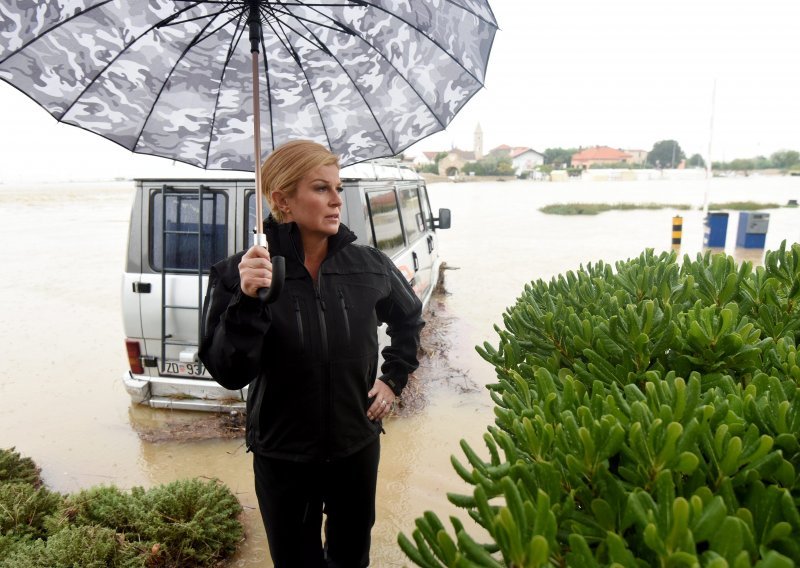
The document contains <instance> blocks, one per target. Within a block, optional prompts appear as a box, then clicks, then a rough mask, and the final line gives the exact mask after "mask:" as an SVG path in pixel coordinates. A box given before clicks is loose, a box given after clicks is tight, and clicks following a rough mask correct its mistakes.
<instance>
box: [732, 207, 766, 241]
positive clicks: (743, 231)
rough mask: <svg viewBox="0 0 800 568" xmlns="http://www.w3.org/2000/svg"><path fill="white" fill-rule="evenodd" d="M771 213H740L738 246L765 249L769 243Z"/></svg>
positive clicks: (737, 236)
mask: <svg viewBox="0 0 800 568" xmlns="http://www.w3.org/2000/svg"><path fill="white" fill-rule="evenodd" d="M768 228H769V213H753V212H751V211H742V212H741V213H739V229H738V231H737V233H736V246H737V247H742V248H755V249H763V248H764V244H765V243H766V241H767V229H768Z"/></svg>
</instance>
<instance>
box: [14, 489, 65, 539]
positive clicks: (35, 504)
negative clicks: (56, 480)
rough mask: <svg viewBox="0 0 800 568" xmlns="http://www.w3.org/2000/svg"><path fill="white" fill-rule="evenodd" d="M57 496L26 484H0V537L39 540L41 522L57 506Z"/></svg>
mask: <svg viewBox="0 0 800 568" xmlns="http://www.w3.org/2000/svg"><path fill="white" fill-rule="evenodd" d="M61 499H62V497H61V495H59V494H58V493H53V492H51V491H49V490H48V489H45V488H44V487H39V488H37V487H34V486H33V485H30V484H28V483H19V482H14V483H0V535H2V536H8V537H12V538H25V537H32V538H39V537H43V536H45V535H46V534H47V531H46V530H45V520H46V518H47V517H48V515H52V514H53V513H54V512H55V511H56V509H57V508H58V506H59V504H60V503H61Z"/></svg>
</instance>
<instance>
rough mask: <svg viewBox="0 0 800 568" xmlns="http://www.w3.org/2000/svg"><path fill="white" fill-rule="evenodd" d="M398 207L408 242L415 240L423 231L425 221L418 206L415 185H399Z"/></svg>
mask: <svg viewBox="0 0 800 568" xmlns="http://www.w3.org/2000/svg"><path fill="white" fill-rule="evenodd" d="M398 194H399V195H398V196H399V197H400V209H401V212H402V214H403V228H404V229H405V230H406V237H408V242H413V241H415V240H416V239H417V238H418V237H419V236H420V234H421V233H422V232H423V231H425V221H424V219H423V218H422V209H421V208H420V206H419V194H418V193H417V187H416V186H414V187H401V188H399V191H398Z"/></svg>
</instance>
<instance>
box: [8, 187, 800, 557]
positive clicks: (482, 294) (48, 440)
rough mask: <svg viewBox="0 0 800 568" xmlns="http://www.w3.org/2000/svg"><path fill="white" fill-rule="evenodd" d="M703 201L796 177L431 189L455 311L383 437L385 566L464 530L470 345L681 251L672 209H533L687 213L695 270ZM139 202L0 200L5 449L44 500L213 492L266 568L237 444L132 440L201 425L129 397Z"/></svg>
mask: <svg viewBox="0 0 800 568" xmlns="http://www.w3.org/2000/svg"><path fill="white" fill-rule="evenodd" d="M706 190H708V191H709V194H710V201H711V202H727V201H739V200H756V201H762V202H763V201H771V202H775V203H778V204H785V203H786V202H787V201H788V200H789V199H800V177H795V178H790V177H750V178H735V179H714V180H712V181H711V183H710V184H707V183H706V182H705V181H702V180H701V181H663V180H661V181H647V182H624V181H619V182H579V181H577V182H565V183H542V182H528V181H514V182H494V183H459V184H452V183H448V184H435V185H432V186H430V193H431V201H432V206H433V207H434V210H436V209H437V208H439V207H449V208H450V209H451V210H452V213H453V227H452V229H450V230H448V231H441V232H440V233H439V234H440V249H441V254H442V256H443V258H444V259H445V260H446V261H447V263H448V265H449V267H450V268H452V269H453V270H448V271H447V272H446V285H447V289H448V291H449V295H447V296H445V297H444V298H440V299H437V300H435V301H434V302H433V309H434V310H435V312H436V314H437V319H438V320H440V322H441V323H440V326H441V328H440V329H439V330H438V333H439V335H440V336H441V337H443V338H444V340H445V341H446V342H447V345H446V346H445V348H444V349H442V350H441V353H440V354H439V355H437V356H436V357H434V359H433V360H432V361H430V362H429V363H428V364H427V365H426V366H425V368H423V369H422V370H421V372H420V373H419V375H418V376H419V379H420V381H421V382H422V383H423V384H424V385H425V392H426V395H427V405H426V406H425V407H424V408H423V409H422V410H421V411H420V412H418V413H417V414H415V415H413V416H410V417H406V418H395V419H391V420H389V421H388V422H387V423H386V425H385V426H386V432H387V435H386V436H384V437H383V453H382V461H381V466H380V478H379V488H378V514H377V519H378V520H377V524H376V526H375V529H374V533H373V535H374V546H373V553H372V558H373V565H374V566H379V567H384V566H403V565H408V564H409V562H408V561H407V560H406V559H405V557H404V556H403V554H402V553H401V552H400V550H399V549H398V547H397V545H396V538H397V533H398V532H400V531H403V532H406V533H407V534H410V532H411V531H412V530H413V528H414V519H416V518H417V517H419V516H421V515H422V513H423V512H424V511H426V510H433V511H436V512H437V514H439V516H440V518H442V519H443V520H444V519H446V518H447V517H449V516H450V515H453V514H455V515H457V516H459V517H460V518H462V519H464V518H465V517H464V515H463V514H461V513H460V512H458V511H457V510H456V509H455V508H454V507H453V506H451V505H450V504H449V503H448V502H447V500H446V497H445V493H446V492H448V491H455V492H464V491H467V490H468V487H467V486H466V485H465V484H464V483H463V482H462V481H461V480H460V479H459V478H458V476H457V475H456V474H455V472H454V471H453V469H452V466H451V465H450V456H451V455H452V454H455V455H457V456H459V457H460V456H461V451H460V449H459V447H458V443H459V440H460V439H462V438H463V439H465V440H467V441H468V442H469V443H470V444H471V445H472V447H473V448H475V449H477V450H478V451H479V452H480V453H483V454H486V452H485V448H484V446H483V443H482V440H481V437H482V435H483V433H484V432H485V430H486V426H487V425H488V424H490V423H491V422H492V420H493V413H492V404H491V400H490V398H489V395H488V393H487V391H486V389H484V388H483V386H484V385H486V384H487V383H490V382H492V381H493V380H494V372H493V369H492V368H491V367H490V366H489V365H487V364H486V363H485V362H483V361H482V360H481V359H480V357H479V356H478V355H477V353H476V352H475V349H474V346H475V345H476V344H481V343H483V342H484V341H489V342H491V343H496V339H495V337H496V336H495V333H494V331H493V329H492V326H493V324H495V323H499V322H501V313H502V312H503V310H504V309H505V308H506V307H507V306H509V305H511V304H513V303H514V301H515V299H516V298H517V296H518V295H519V293H520V291H521V290H522V287H523V286H524V284H525V283H527V282H529V281H531V280H534V279H538V278H545V279H549V278H550V277H552V276H554V275H556V274H558V273H560V272H563V271H566V270H573V269H576V268H578V266H579V265H580V264H582V263H583V264H585V263H587V262H595V261H597V260H600V259H602V260H605V261H614V260H620V259H626V258H630V257H632V256H637V255H638V254H639V253H640V252H641V251H642V250H643V249H645V248H654V249H656V250H657V251H661V250H669V249H670V248H671V245H670V238H671V225H672V216H673V215H674V214H675V213H676V211H674V210H671V209H663V210H654V211H624V212H623V211H611V212H607V213H603V214H600V215H597V216H593V217H583V216H581V217H578V216H569V217H562V216H555V215H545V214H543V213H541V212H539V211H538V208H539V207H541V206H542V205H544V204H548V203H564V202H576V201H582V202H607V203H617V202H643V203H649V202H659V203H673V204H678V203H686V204H691V205H693V206H695V209H693V210H690V211H680V212H678V214H680V215H682V216H683V226H684V244H683V248H682V249H681V252H685V253H688V254H691V255H694V254H696V253H697V252H699V251H701V250H702V233H703V225H702V213H701V212H700V211H699V210H698V208H699V206H700V205H701V204H702V203H703V194H704V192H705V191H706ZM132 195H133V189H132V184H131V183H125V182H113V183H111V182H110V183H102V184H89V183H86V184H70V185H60V186H59V185H50V186H47V185H45V186H39V187H9V186H0V262H2V267H3V268H2V274H3V277H2V278H0V313H2V321H3V325H2V326H0V447H11V446H16V448H17V450H18V451H20V452H21V453H23V454H24V455H27V456H30V457H31V458H33V459H34V460H35V461H36V463H37V464H39V465H40V466H41V468H42V473H43V476H44V479H45V482H46V483H47V485H48V486H50V487H51V488H53V489H55V490H58V491H62V492H74V491H77V490H80V489H82V488H86V487H89V486H92V485H98V484H110V483H113V484H116V485H118V486H120V487H122V488H130V487H132V486H136V485H144V486H152V485H156V484H161V483H166V482H169V481H172V480H175V479H179V478H184V477H194V476H200V477H206V478H219V479H221V480H222V481H223V482H225V483H226V484H228V485H229V486H230V487H231V488H232V490H233V491H234V492H235V493H236V494H237V495H238V497H239V499H240V500H241V502H242V503H243V505H244V507H245V513H244V521H245V524H246V530H247V536H248V538H247V541H246V543H245V544H244V545H243V547H242V549H241V550H240V552H239V554H238V555H237V556H236V558H235V559H234V560H233V561H232V562H231V564H230V565H231V566H237V567H239V566H241V567H250V566H271V565H272V564H271V562H269V559H268V558H269V556H268V549H267V545H266V538H265V536H264V534H263V528H262V526H261V521H260V519H259V517H258V513H257V510H256V508H255V507H256V501H255V496H254V492H253V489H252V473H251V465H250V456H249V455H248V454H246V453H245V450H244V447H243V446H242V442H241V440H214V441H199V442H159V443H150V442H144V441H142V440H140V438H139V437H138V435H137V434H136V431H135V430H134V427H133V426H134V425H136V424H139V425H154V424H158V423H159V422H163V421H166V420H176V419H179V420H185V421H192V420H193V419H194V418H195V415H193V414H192V413H177V412H168V411H153V410H149V409H144V408H133V407H131V405H130V403H129V399H128V396H127V394H126V393H125V391H124V389H123V386H122V382H121V376H122V374H123V372H124V370H125V368H126V365H127V359H126V356H125V349H124V344H123V339H124V338H123V334H122V323H121V316H120V286H121V273H122V270H123V259H124V255H125V246H126V241H127V224H128V217H129V208H130V204H131V200H132ZM769 212H770V214H771V219H770V228H769V233H768V235H767V248H775V247H777V246H778V245H779V244H780V241H781V240H783V239H787V240H789V241H790V242H796V241H798V240H800V222H799V221H800V209H797V208H795V209H789V208H782V209H773V210H770V211H769ZM737 221H738V213H736V212H732V213H731V218H730V222H729V226H728V244H727V247H726V249H725V250H726V252H728V253H730V254H734V256H736V257H737V258H738V259H749V260H753V261H754V262H756V263H759V262H761V260H762V251H759V250H743V249H735V236H736V226H737ZM445 358H446V359H445ZM481 450H483V451H482V452H481Z"/></svg>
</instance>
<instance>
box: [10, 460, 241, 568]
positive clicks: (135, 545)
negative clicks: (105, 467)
mask: <svg viewBox="0 0 800 568" xmlns="http://www.w3.org/2000/svg"><path fill="white" fill-rule="evenodd" d="M7 453H8V454H10V453H13V452H11V451H7ZM16 457H17V460H18V461H19V456H18V454H17V455H16ZM26 463H29V464H30V465H31V466H32V467H33V469H34V470H36V468H35V466H33V462H31V461H30V460H27V462H26ZM36 471H38V470H36ZM37 481H38V479H37ZM241 511H242V508H241V505H240V504H239V502H238V500H237V499H236V497H235V496H234V495H233V494H232V493H231V491H230V490H229V489H228V488H227V487H225V486H224V485H223V484H222V483H220V482H219V481H216V480H212V481H202V480H197V479H189V480H180V481H175V482H173V483H169V484H167V485H161V486H158V487H154V488H151V489H149V490H145V489H144V488H141V487H134V488H133V489H131V491H130V492H125V491H121V490H120V489H118V488H117V487H114V486H101V487H92V488H90V489H85V490H83V491H80V492H78V493H76V494H74V495H69V496H66V497H62V496H61V495H58V494H56V493H52V492H50V491H48V490H47V489H45V488H36V487H34V486H33V485H31V484H28V483H21V482H14V483H0V568H45V567H48V568H61V567H65V568H72V567H78V566H79V567H82V568H83V567H94V566H98V567H100V566H103V567H105V566H111V567H116V568H134V567H144V566H148V567H154V566H158V567H164V568H167V567H169V568H192V567H202V566H217V565H219V563H220V562H221V561H223V560H225V559H226V558H227V557H229V556H230V555H231V554H232V553H233V552H234V551H235V550H236V547H237V545H238V544H239V543H240V542H241V541H242V539H243V534H244V533H243V529H242V525H241V523H240V522H239V520H238V517H239V514H240V513H241Z"/></svg>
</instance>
